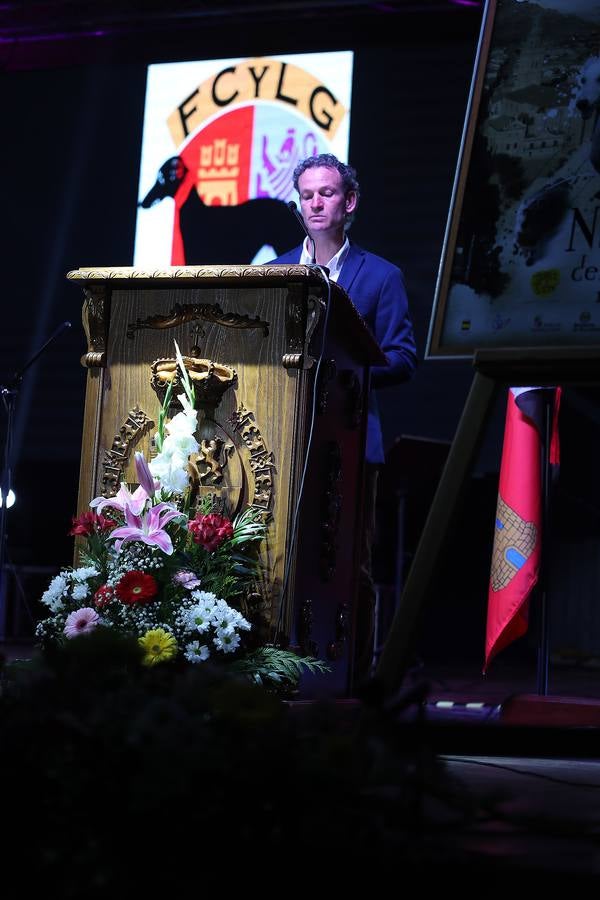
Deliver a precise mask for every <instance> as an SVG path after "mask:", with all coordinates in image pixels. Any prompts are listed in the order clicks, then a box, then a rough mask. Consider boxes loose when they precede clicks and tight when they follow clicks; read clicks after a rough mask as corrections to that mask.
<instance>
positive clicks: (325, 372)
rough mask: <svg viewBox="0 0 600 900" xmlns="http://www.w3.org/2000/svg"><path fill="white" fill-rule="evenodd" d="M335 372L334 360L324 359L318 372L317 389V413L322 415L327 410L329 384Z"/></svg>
mask: <svg viewBox="0 0 600 900" xmlns="http://www.w3.org/2000/svg"><path fill="white" fill-rule="evenodd" d="M336 372H337V366H336V364H335V360H334V359H324V360H323V362H322V363H321V369H320V372H319V386H318V388H317V412H318V413H319V414H320V415H323V413H324V412H325V410H326V409H327V401H328V399H329V383H330V382H331V381H333V379H334V378H335V375H336Z"/></svg>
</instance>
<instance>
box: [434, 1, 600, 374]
mask: <svg viewBox="0 0 600 900" xmlns="http://www.w3.org/2000/svg"><path fill="white" fill-rule="evenodd" d="M599 38H600V4H598V3H597V2H595V0H488V2H487V4H486V7H485V10H484V14H483V19H482V28H481V34H480V39H479V44H478V50H477V56H476V60H475V67H474V73H473V80H472V86H471V92H470V95H469V102H468V107H467V113H466V119H465V126H464V129H463V137H462V141H461V147H460V152H459V160H458V165H457V171H456V176H455V183H454V188H453V193H452V198H451V204H450V212H449V216H448V222H447V226H446V233H445V238H444V245H443V248H442V256H441V261H440V266H439V271H438V279H437V283H436V292H435V298H434V304H433V311H432V317H431V322H430V328H429V334H428V339H427V346H426V353H425V356H426V358H429V359H432V358H439V357H444V358H448V357H453V358H469V357H472V356H473V353H474V352H475V350H477V349H480V348H495V347H547V346H556V347H560V348H575V347H590V346H592V345H598V344H600V247H599V245H600V215H599V208H600V123H599V111H600V55H599V53H600V51H599V47H600V43H599Z"/></svg>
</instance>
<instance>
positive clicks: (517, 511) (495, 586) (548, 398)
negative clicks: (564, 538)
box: [483, 387, 561, 672]
mask: <svg viewBox="0 0 600 900" xmlns="http://www.w3.org/2000/svg"><path fill="white" fill-rule="evenodd" d="M560 395H561V389H560V388H559V387H556V388H545V387H522V388H512V387H511V388H509V391H508V401H507V408H506V422H505V427H504V441H503V445H502V460H501V463H500V483H499V486H498V503H497V507H496V525H495V530H494V544H493V550H492V565H491V573H490V584H489V590H488V609H487V624H486V637H485V664H484V668H483V671H484V672H486V671H487V669H488V668H489V665H490V662H491V661H492V659H493V657H494V656H496V654H497V653H499V652H500V651H501V650H503V649H504V648H505V647H506V646H508V644H510V643H512V641H514V640H515V639H516V638H519V637H522V635H524V634H525V633H526V631H527V627H528V623H529V596H530V594H531V591H532V590H533V588H534V587H535V585H536V583H537V581H538V577H539V571H540V559H541V551H542V522H543V515H544V509H543V471H542V453H543V451H545V452H547V453H548V462H549V464H550V466H553V467H556V466H557V465H558V463H559V441H558V410H559V405H560ZM548 404H550V409H551V428H550V446H549V447H547V448H546V447H545V446H544V444H545V439H546V411H547V409H548Z"/></svg>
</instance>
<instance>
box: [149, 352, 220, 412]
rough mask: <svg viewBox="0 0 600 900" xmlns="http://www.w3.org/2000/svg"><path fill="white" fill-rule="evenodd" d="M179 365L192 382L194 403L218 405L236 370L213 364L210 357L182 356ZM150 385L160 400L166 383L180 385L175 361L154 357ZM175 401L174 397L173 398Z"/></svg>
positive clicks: (175, 387) (179, 386)
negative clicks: (183, 367)
mask: <svg viewBox="0 0 600 900" xmlns="http://www.w3.org/2000/svg"><path fill="white" fill-rule="evenodd" d="M183 364H184V365H185V368H186V371H187V373H188V375H189V376H190V381H191V382H192V384H193V385H194V392H195V396H196V404H197V405H199V406H201V405H206V406H210V407H212V408H213V409H214V408H215V407H217V406H218V405H219V403H220V402H221V400H222V398H223V394H224V393H225V391H227V390H228V389H229V388H230V387H231V386H232V385H233V384H234V383H235V381H236V379H237V373H236V371H235V369H233V368H231V366H225V365H221V364H220V363H215V362H213V361H212V360H210V359H199V358H198V357H197V356H184V357H183ZM150 368H151V372H152V375H151V377H150V384H151V386H152V387H153V388H154V390H155V391H156V393H157V394H158V397H159V399H160V401H161V403H162V401H163V399H164V396H165V392H166V389H167V386H168V385H169V384H172V385H173V388H174V389H177V388H181V372H180V371H179V367H178V365H177V360H176V359H172V358H164V359H156V360H154V362H153V363H152V366H151V367H150ZM173 402H174V403H175V402H176V400H175V397H174V398H173Z"/></svg>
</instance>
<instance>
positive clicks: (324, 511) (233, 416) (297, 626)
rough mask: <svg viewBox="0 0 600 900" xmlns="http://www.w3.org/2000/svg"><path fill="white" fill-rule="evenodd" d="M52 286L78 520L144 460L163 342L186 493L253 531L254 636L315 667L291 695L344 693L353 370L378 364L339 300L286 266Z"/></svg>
mask: <svg viewBox="0 0 600 900" xmlns="http://www.w3.org/2000/svg"><path fill="white" fill-rule="evenodd" d="M67 278H68V279H69V280H70V281H73V282H76V283H79V284H80V286H81V287H82V289H83V293H84V304H83V324H84V329H85V332H86V336H87V342H88V352H87V353H86V354H85V355H84V356H83V358H82V364H83V365H84V366H86V367H87V369H88V376H87V388H86V400H85V414H84V426H83V442H82V455H81V470H80V481H79V499H78V513H79V514H81V513H82V512H84V511H86V510H87V509H88V504H89V502H90V500H91V499H92V498H93V497H95V496H99V495H100V494H103V495H105V496H111V495H113V494H114V493H116V491H117V490H118V487H119V484H120V482H121V481H125V482H127V483H128V484H135V481H136V476H135V467H134V464H133V461H134V453H135V451H137V450H140V451H142V452H143V453H144V454H145V455H146V456H147V458H151V456H152V455H153V453H154V452H155V451H154V449H153V445H152V438H153V436H154V434H155V432H156V427H157V419H158V412H159V409H160V399H159V394H158V390H157V389H156V388H157V368H159V367H160V365H165V364H168V363H165V361H167V360H171V361H174V360H175V343H174V342H175V341H176V342H177V344H178V346H179V348H180V350H181V353H182V354H183V356H184V358H187V359H189V360H191V361H192V366H193V368H194V371H195V374H196V377H197V379H198V381H197V382H196V383H197V385H201V386H202V389H201V390H198V389H197V406H198V410H199V416H198V421H199V425H198V432H197V434H196V437H197V440H198V441H199V443H200V451H199V454H198V458H197V459H196V460H195V463H194V466H195V472H196V475H197V479H196V480H197V485H198V490H199V493H200V494H202V493H210V494H212V495H213V497H215V498H216V499H217V500H218V501H219V502H222V503H224V504H225V505H226V507H227V508H228V509H229V511H230V512H232V513H233V514H235V513H236V512H237V511H239V510H240V509H241V508H242V507H244V506H246V505H247V504H251V505H253V506H254V507H256V508H258V509H260V510H261V512H262V513H263V514H264V516H265V520H266V521H267V522H268V532H267V539H266V540H265V542H264V546H263V548H262V550H261V562H262V566H263V572H262V575H261V577H260V579H259V581H258V582H257V584H256V586H255V587H256V593H257V594H258V595H260V601H259V605H260V608H261V610H262V613H261V616H262V627H263V628H264V631H265V637H267V636H268V637H269V638H273V637H274V636H275V635H276V634H278V635H279V636H280V637H282V638H283V643H284V644H287V645H289V646H290V647H292V648H294V649H297V650H298V652H300V653H302V654H309V655H313V656H316V657H318V658H320V659H324V660H326V661H327V662H328V663H329V664H330V666H331V669H332V671H331V673H330V674H328V675H326V676H323V675H319V676H316V677H315V679H314V684H313V683H311V677H310V676H309V677H307V678H306V679H303V687H302V689H301V691H302V696H306V697H310V696H312V695H313V691H314V692H317V691H319V692H321V693H322V692H325V693H326V694H327V695H329V696H338V697H344V696H348V695H349V693H350V692H351V688H352V656H353V637H354V618H355V597H356V587H357V581H358V577H357V576H358V563H359V552H358V551H359V535H360V526H361V519H362V482H363V478H362V475H363V461H364V446H365V435H366V416H367V394H368V390H369V367H370V366H371V365H385V357H384V356H383V354H382V352H381V350H380V348H379V347H378V345H377V343H376V341H375V340H374V338H373V337H372V335H371V332H370V331H369V329H368V328H367V326H366V325H365V323H364V321H363V319H362V318H361V316H360V315H359V314H358V312H357V310H356V309H355V307H354V306H353V304H352V302H351V301H350V299H349V297H348V296H347V294H345V292H344V291H343V290H342V289H341V288H339V287H338V286H337V285H335V284H331V283H329V282H328V281H327V279H326V278H325V277H324V275H323V274H322V273H321V272H320V270H318V269H316V268H313V267H310V266H300V265H295V266H281V265H263V266H227V267H223V266H219V267H216V266H199V267H192V266H190V267H170V268H166V269H161V270H160V271H155V272H150V271H143V270H140V269H135V268H82V269H77V270H76V271H73V272H69V273H68V275H67ZM186 365H187V362H186ZM308 453H309V458H308V459H307V454H308ZM305 463H307V464H306V465H305ZM255 599H256V598H255Z"/></svg>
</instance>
